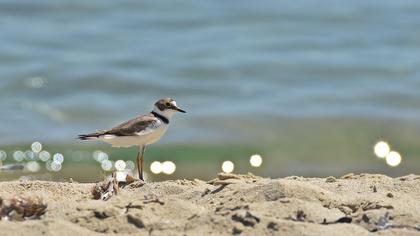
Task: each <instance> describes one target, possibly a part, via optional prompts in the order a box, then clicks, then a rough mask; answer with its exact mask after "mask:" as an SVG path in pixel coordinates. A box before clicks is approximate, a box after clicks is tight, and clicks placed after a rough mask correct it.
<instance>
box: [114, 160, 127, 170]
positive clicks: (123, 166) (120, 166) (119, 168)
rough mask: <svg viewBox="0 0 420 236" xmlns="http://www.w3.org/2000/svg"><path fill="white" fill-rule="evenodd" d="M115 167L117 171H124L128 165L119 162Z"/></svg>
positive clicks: (121, 161)
mask: <svg viewBox="0 0 420 236" xmlns="http://www.w3.org/2000/svg"><path fill="white" fill-rule="evenodd" d="M114 166H115V169H117V170H118V171H122V170H124V169H125V167H126V164H125V161H123V160H118V161H116V162H115V164H114Z"/></svg>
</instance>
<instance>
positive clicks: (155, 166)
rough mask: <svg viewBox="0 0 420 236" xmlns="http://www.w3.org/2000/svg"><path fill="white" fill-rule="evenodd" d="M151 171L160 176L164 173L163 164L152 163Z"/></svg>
mask: <svg viewBox="0 0 420 236" xmlns="http://www.w3.org/2000/svg"><path fill="white" fill-rule="evenodd" d="M150 171H151V172H152V173H153V174H160V173H161V172H162V163H160V162H158V161H154V162H152V164H150Z"/></svg>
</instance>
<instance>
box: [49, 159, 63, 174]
mask: <svg viewBox="0 0 420 236" xmlns="http://www.w3.org/2000/svg"><path fill="white" fill-rule="evenodd" d="M61 167H62V165H61V163H60V162H56V161H53V162H51V164H50V169H51V170H52V171H55V172H57V171H60V170H61Z"/></svg>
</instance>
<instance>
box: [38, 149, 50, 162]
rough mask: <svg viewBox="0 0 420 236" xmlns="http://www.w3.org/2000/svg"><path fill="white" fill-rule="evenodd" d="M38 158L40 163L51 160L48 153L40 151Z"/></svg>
mask: <svg viewBox="0 0 420 236" xmlns="http://www.w3.org/2000/svg"><path fill="white" fill-rule="evenodd" d="M38 158H39V159H40V160H41V161H44V162H45V161H48V160H49V159H50V158H51V154H50V153H49V152H47V151H45V150H44V151H41V152H40V153H39V154H38Z"/></svg>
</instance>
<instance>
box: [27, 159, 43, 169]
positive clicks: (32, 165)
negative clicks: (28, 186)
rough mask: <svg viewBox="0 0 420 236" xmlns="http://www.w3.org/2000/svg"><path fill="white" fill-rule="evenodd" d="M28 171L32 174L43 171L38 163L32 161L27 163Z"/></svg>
mask: <svg viewBox="0 0 420 236" xmlns="http://www.w3.org/2000/svg"><path fill="white" fill-rule="evenodd" d="M26 169H28V170H29V171H30V172H38V171H39V170H40V169H41V166H40V165H39V163H38V162H36V161H30V162H28V163H26Z"/></svg>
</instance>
